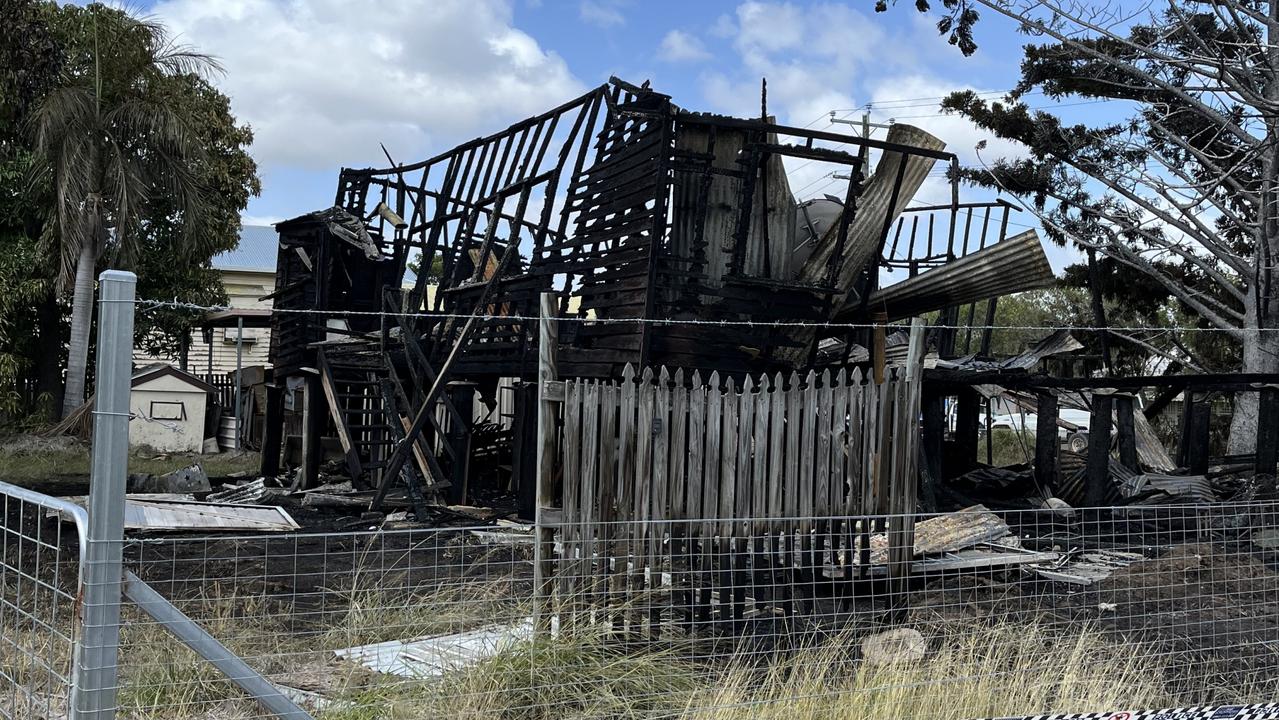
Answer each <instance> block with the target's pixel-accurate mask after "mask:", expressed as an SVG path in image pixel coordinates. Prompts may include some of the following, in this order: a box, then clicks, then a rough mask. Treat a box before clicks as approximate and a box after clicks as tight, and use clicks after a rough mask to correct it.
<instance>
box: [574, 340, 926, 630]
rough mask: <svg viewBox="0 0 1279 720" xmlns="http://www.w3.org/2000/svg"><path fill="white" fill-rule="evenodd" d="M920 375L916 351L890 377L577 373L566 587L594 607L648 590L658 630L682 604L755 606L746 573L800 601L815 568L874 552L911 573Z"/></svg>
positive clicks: (859, 573) (783, 598)
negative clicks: (605, 377) (602, 376)
mask: <svg viewBox="0 0 1279 720" xmlns="http://www.w3.org/2000/svg"><path fill="white" fill-rule="evenodd" d="M908 367H910V366H909V365H908ZM919 377H920V376H919V372H918V362H916V363H915V370H913V371H910V370H907V369H906V368H900V369H895V370H894V369H890V370H889V371H888V372H887V373H886V376H885V377H884V378H883V380H882V382H875V381H874V379H872V378H870V377H867V376H866V375H863V373H862V371H861V370H854V371H853V372H852V373H851V374H850V373H847V372H845V371H843V370H840V371H838V372H835V373H831V372H830V371H824V372H822V373H820V374H818V373H813V372H810V373H808V374H807V375H803V376H801V375H799V374H798V373H792V374H790V375H789V376H783V375H781V374H777V375H775V376H772V377H768V376H762V377H759V378H752V377H747V378H746V379H745V380H743V381H742V382H741V384H740V385H738V384H737V381H735V380H734V379H733V378H731V377H730V378H726V379H725V378H721V377H720V376H719V374H718V373H713V374H711V375H710V376H709V378H703V377H702V376H701V375H700V374H699V373H696V372H694V373H692V375H691V376H688V375H686V374H685V373H684V371H683V370H676V371H675V372H673V373H672V372H670V371H669V370H668V369H666V368H660V369H658V370H656V371H654V370H652V369H645V370H644V371H643V372H642V373H640V374H639V376H638V377H636V374H635V372H634V370H633V369H632V368H631V367H629V366H628V367H627V368H626V370H625V373H624V375H623V378H622V380H621V381H620V382H617V381H596V380H568V381H565V382H564V383H563V404H562V413H561V418H562V429H561V437H560V442H559V448H560V454H559V458H558V459H559V464H560V466H561V467H560V470H561V473H560V477H561V478H562V488H561V490H562V494H561V498H562V502H563V507H562V520H561V522H560V523H559V524H558V528H557V530H558V532H557V539H558V541H559V552H558V558H559V563H558V567H557V570H556V583H555V588H556V590H555V591H556V594H557V596H558V597H559V598H561V599H571V602H573V603H578V604H582V599H583V598H590V599H591V602H589V603H586V604H589V605H591V606H592V607H593V608H595V609H594V610H592V612H598V608H599V606H600V605H601V604H602V605H604V606H606V607H609V606H611V607H614V608H630V609H631V610H633V609H634V608H635V606H636V602H637V598H641V599H643V602H641V603H640V604H643V605H644V606H645V607H646V608H647V610H646V611H645V613H644V615H645V616H646V618H647V621H648V623H649V629H650V631H651V632H657V630H658V628H659V627H660V626H661V623H662V622H663V621H664V619H667V620H673V619H675V618H676V617H683V618H684V619H686V620H689V621H696V620H697V619H699V618H700V619H702V620H709V619H711V618H712V616H714V615H716V614H718V617H719V618H720V619H721V620H728V621H740V620H741V618H742V616H743V614H744V613H745V612H746V605H747V602H746V598H744V597H741V596H742V594H743V591H742V589H743V588H745V587H747V586H751V587H757V586H766V587H769V588H772V594H773V595H774V597H773V598H771V600H772V601H775V602H774V607H782V608H783V609H784V610H785V611H787V612H789V611H790V609H791V608H792V605H791V603H792V600H793V599H794V598H793V597H792V596H794V595H796V594H799V595H800V597H799V598H798V600H799V602H811V601H812V598H811V597H806V596H804V595H803V593H804V590H803V588H806V587H807V588H810V590H811V586H812V585H813V581H814V580H815V579H818V578H833V577H836V576H841V577H846V578H849V579H854V578H857V577H861V578H865V577H867V574H868V573H869V572H871V570H872V565H873V564H875V561H877V562H878V564H879V566H880V568H881V569H883V570H887V571H889V574H891V576H892V577H893V578H904V577H905V574H906V573H908V572H909V561H910V557H911V552H910V550H909V549H910V548H911V547H912V545H913V536H912V532H913V519H912V518H911V516H910V513H912V512H913V511H914V508H915V499H916V488H917V485H918V482H917V475H918V472H917V471H918V438H919V417H920V411H919V408H920V393H919V386H920V379H919ZM874 516H881V517H882V516H890V519H889V520H888V522H887V526H886V527H885V523H883V522H882V521H881V522H878V523H877V522H874V521H871V520H870V518H872V517H874ZM858 518H861V519H860V520H859V519H858ZM872 534H877V537H879V538H881V539H880V540H879V541H877V542H878V544H876V543H872V541H871V537H872ZM883 538H887V539H888V547H887V548H886V550H887V555H885V548H884V547H883V544H884V542H883V540H882V539H883ZM873 545H874V546H875V547H876V548H878V549H877V550H876V553H877V554H876V556H875V560H872V557H871V555H872V546H873ZM885 557H886V558H887V562H886V563H885V562H884V558H885ZM733 588H736V590H734V589H733ZM654 598H662V600H661V602H657V603H654V602H653V599H654ZM730 598H732V600H731V602H730V601H729V599H730ZM751 601H752V602H756V603H758V602H762V599H761V598H753V599H752V600H751ZM628 612H630V611H628ZM630 616H631V617H633V616H634V613H633V612H630ZM618 617H621V616H618ZM615 621H617V622H620V620H618V619H617V618H616V617H615ZM628 622H630V621H628Z"/></svg>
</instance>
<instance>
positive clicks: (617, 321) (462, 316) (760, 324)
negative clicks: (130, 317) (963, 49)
mask: <svg viewBox="0 0 1279 720" xmlns="http://www.w3.org/2000/svg"><path fill="white" fill-rule="evenodd" d="M98 302H104V303H132V304H134V305H136V306H138V307H139V309H142V310H161V309H167V310H189V311H192V312H229V311H235V310H241V311H242V310H269V311H270V312H273V313H285V314H295V315H327V316H342V317H397V318H422V319H429V320H472V319H474V320H481V321H505V322H537V321H539V320H541V319H542V318H541V317H540V316H536V315H515V314H504V313H444V312H416V313H406V312H390V311H377V310H318V309H314V308H237V307H232V306H229V305H200V304H198V303H189V302H183V301H180V300H151V299H135V300H99V301H98ZM978 302H980V301H978ZM491 304H492V305H495V306H496V305H502V304H504V303H503V301H501V300H500V299H499V300H495V301H494V302H493V303H491ZM968 304H969V303H961V305H968ZM554 319H555V320H558V321H561V322H578V323H591V324H596V323H598V324H614V325H623V324H628V325H656V326H663V325H667V326H673V325H705V326H718V327H747V328H826V329H833V330H859V329H873V328H876V327H888V328H894V329H902V330H906V329H909V327H910V326H909V325H908V324H906V323H903V322H893V323H886V324H883V325H880V324H876V323H865V322H857V323H844V322H813V321H805V320H704V319H699V318H682V319H681V318H606V317H586V316H580V315H579V316H574V315H562V316H557V317H555V318H554ZM928 327H930V328H937V329H941V330H1037V331H1049V332H1051V331H1057V330H1073V331H1078V332H1108V331H1114V330H1122V331H1126V332H1132V331H1140V332H1220V333H1247V332H1279V328H1216V327H1187V326H1160V325H1146V326H1126V325H1125V326H1109V327H1105V326H1091V325H993V324H992V325H986V324H973V325H943V324H929V326H928Z"/></svg>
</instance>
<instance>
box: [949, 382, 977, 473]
mask: <svg viewBox="0 0 1279 720" xmlns="http://www.w3.org/2000/svg"><path fill="white" fill-rule="evenodd" d="M957 399H958V402H957V403H956V406H955V454H956V456H957V457H958V463H957V464H956V466H955V467H953V468H951V469H950V473H951V475H952V476H953V475H962V474H964V473H966V472H968V471H969V470H972V469H973V468H975V467H976V466H977V439H978V434H979V432H978V429H979V427H980V426H981V396H980V395H978V394H977V391H976V390H973V389H971V388H970V389H966V390H961V391H960V393H959V396H958V398H957Z"/></svg>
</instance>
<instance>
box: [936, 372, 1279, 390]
mask: <svg viewBox="0 0 1279 720" xmlns="http://www.w3.org/2000/svg"><path fill="white" fill-rule="evenodd" d="M924 381H925V382H928V383H936V384H938V385H942V386H948V387H950V388H959V387H964V386H972V385H999V386H1001V387H1005V388H1008V389H1011V390H1023V389H1029V390H1037V389H1041V388H1042V389H1048V388H1053V389H1058V390H1096V389H1100V388H1113V389H1115V390H1126V391H1133V390H1141V389H1143V388H1187V387H1192V386H1193V387H1197V388H1208V389H1212V390H1219V391H1233V392H1239V391H1249V392H1255V391H1256V389H1257V385H1259V384H1261V385H1279V373H1204V374H1198V375H1134V376H1128V377H1052V376H1048V375H1036V374H1032V373H1028V372H1023V371H1020V370H989V371H981V372H972V371H966V370H955V369H952V368H929V369H926V370H924Z"/></svg>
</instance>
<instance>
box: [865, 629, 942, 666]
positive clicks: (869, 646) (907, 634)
mask: <svg viewBox="0 0 1279 720" xmlns="http://www.w3.org/2000/svg"><path fill="white" fill-rule="evenodd" d="M927 651H928V643H927V642H926V641H925V640H924V636H923V634H922V633H920V632H919V631H918V630H915V629H913V628H894V629H892V630H888V631H886V632H882V633H876V634H874V635H870V636H867V637H866V639H864V640H862V658H863V659H864V660H865V661H866V663H867V664H869V665H896V664H898V663H910V662H918V661H920V660H923V659H924V655H925V654H927Z"/></svg>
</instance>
